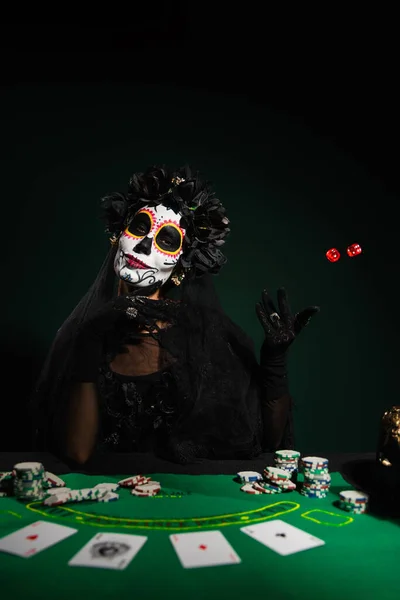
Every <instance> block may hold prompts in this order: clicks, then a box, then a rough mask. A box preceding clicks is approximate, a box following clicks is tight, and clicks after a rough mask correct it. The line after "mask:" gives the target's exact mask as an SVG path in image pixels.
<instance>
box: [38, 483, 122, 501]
mask: <svg viewBox="0 0 400 600" xmlns="http://www.w3.org/2000/svg"><path fill="white" fill-rule="evenodd" d="M118 487H119V486H118V484H115V483H98V484H97V485H95V486H94V487H93V488H82V489H78V490H71V489H70V488H67V487H64V488H61V487H59V488H53V489H49V490H47V494H48V497H47V498H46V499H45V500H44V501H43V504H45V505H46V506H59V505H60V504H68V503H69V502H84V501H91V502H93V501H94V500H95V501H98V502H113V501H114V500H118V498H119V494H116V493H115V491H116V490H117V489H118Z"/></svg>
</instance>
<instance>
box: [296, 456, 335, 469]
mask: <svg viewBox="0 0 400 600" xmlns="http://www.w3.org/2000/svg"><path fill="white" fill-rule="evenodd" d="M301 462H302V463H303V465H310V467H311V465H328V463H329V461H328V459H327V458H323V457H322V456H303V458H302V459H301ZM314 468H315V467H314Z"/></svg>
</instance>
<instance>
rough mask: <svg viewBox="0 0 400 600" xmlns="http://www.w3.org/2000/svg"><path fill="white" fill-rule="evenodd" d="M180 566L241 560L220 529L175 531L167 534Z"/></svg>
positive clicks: (226, 563)
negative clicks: (175, 532)
mask: <svg viewBox="0 0 400 600" xmlns="http://www.w3.org/2000/svg"><path fill="white" fill-rule="evenodd" d="M169 538H170V540H171V543H172V545H173V547H174V548H175V551H176V553H177V555H178V558H179V560H180V562H181V565H182V567H184V568H185V569H192V568H195V567H213V566H218V565H232V564H238V563H240V562H241V560H240V558H239V556H238V555H237V554H236V552H235V550H234V549H233V548H232V546H231V545H230V543H229V542H228V540H227V539H226V538H225V536H224V535H223V534H222V533H221V532H220V531H201V532H193V533H177V534H173V535H170V536H169Z"/></svg>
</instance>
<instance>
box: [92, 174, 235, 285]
mask: <svg viewBox="0 0 400 600" xmlns="http://www.w3.org/2000/svg"><path fill="white" fill-rule="evenodd" d="M151 203H153V204H163V205H165V206H168V207H170V208H172V209H173V210H175V212H178V213H180V214H181V215H182V226H183V227H184V228H185V229H186V235H185V241H184V246H183V253H182V256H181V259H180V263H181V266H182V268H183V269H184V270H185V271H190V272H192V273H194V274H195V275H196V276H199V275H202V274H203V273H205V272H209V273H214V274H215V273H218V271H219V270H220V268H221V267H222V265H224V264H225V262H226V257H225V256H224V255H223V254H222V252H221V251H220V249H219V248H220V247H221V246H222V245H223V244H224V243H225V238H226V236H227V235H228V233H229V231H230V229H229V227H228V225H229V219H228V218H227V217H226V215H225V208H224V207H223V206H222V204H221V201H220V200H219V199H218V198H216V197H215V193H214V192H213V191H212V190H211V188H210V184H209V182H207V181H205V180H203V179H202V178H201V177H200V176H199V173H198V172H193V171H192V170H191V168H190V167H188V166H185V167H182V168H180V169H178V170H175V171H172V170H170V169H169V168H167V167H165V166H153V167H150V168H148V169H147V170H146V171H145V172H144V173H135V174H134V175H133V176H132V177H131V179H130V181H129V186H128V193H127V194H126V195H125V194H121V193H113V194H109V195H107V196H105V197H104V198H102V209H103V218H104V220H105V221H106V223H107V227H106V231H107V233H109V234H111V235H112V236H114V237H118V236H119V234H120V233H121V231H123V229H124V228H125V227H126V226H127V224H128V223H129V221H130V219H131V218H132V217H133V216H134V215H135V214H136V212H137V211H138V210H140V208H141V206H144V205H146V204H151Z"/></svg>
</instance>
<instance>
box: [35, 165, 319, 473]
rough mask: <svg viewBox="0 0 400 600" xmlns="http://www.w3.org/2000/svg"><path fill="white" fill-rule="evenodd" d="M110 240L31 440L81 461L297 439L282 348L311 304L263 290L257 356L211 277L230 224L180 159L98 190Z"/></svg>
mask: <svg viewBox="0 0 400 600" xmlns="http://www.w3.org/2000/svg"><path fill="white" fill-rule="evenodd" d="M102 207H103V211H104V217H105V219H106V223H107V232H108V233H109V234H111V238H110V239H111V241H112V246H111V249H110V251H109V253H108V256H107V257H106V260H105V261H104V264H103V266H102V267H101V269H100V272H99V274H98V276H97V278H96V280H95V281H94V283H93V284H92V286H91V288H90V289H89V291H88V292H87V294H86V295H85V296H84V297H83V298H82V300H81V301H80V303H79V304H78V305H77V307H76V308H75V310H74V311H73V312H72V313H71V315H70V316H69V317H68V319H67V320H66V321H65V323H64V324H63V325H62V327H61V328H60V329H59V331H58V333H57V336H56V338H55V340H54V342H53V345H52V348H51V349H50V352H49V355H48V357H47V359H46V362H45V365H44V368H43V371H42V373H41V376H40V378H39V381H38V383H37V386H36V389H35V393H34V397H33V401H32V411H33V416H34V421H35V447H36V448H37V449H43V450H51V451H53V452H55V453H56V454H58V455H61V456H68V457H70V458H72V459H74V460H76V461H78V462H80V463H84V462H86V461H87V459H88V458H89V457H90V456H91V454H92V453H93V452H95V451H97V450H100V451H122V452H134V451H138V452H154V453H156V454H158V455H161V456H164V457H165V458H168V459H170V460H173V461H176V462H180V463H190V462H193V461H196V460H199V459H201V458H219V459H223V458H227V459H229V458H252V457H254V456H257V455H258V454H260V453H261V452H262V451H263V450H264V451H265V450H274V449H276V448H278V447H281V448H282V447H286V448H292V447H293V444H294V441H293V423H292V400H291V396H290V394H289V389H288V382H287V370H286V357H287V352H288V349H289V346H290V345H291V343H292V342H293V340H294V339H295V338H296V336H297V335H298V334H299V332H300V331H301V329H302V328H303V327H304V326H305V325H306V324H307V323H308V322H309V320H310V319H311V317H312V316H313V315H314V314H315V313H316V312H317V311H318V310H319V309H318V307H309V308H307V309H305V310H303V311H301V312H300V313H297V314H296V315H292V313H291V311H290V308H289V305H288V301H287V296H286V292H285V290H284V289H283V288H282V289H280V290H279V291H278V307H277V308H276V307H275V305H274V303H273V301H272V300H271V298H270V297H269V295H268V292H267V291H265V290H264V292H263V293H262V296H261V302H259V303H258V304H257V305H256V312H257V315H258V318H259V320H260V323H261V325H262V326H263V329H264V332H265V341H264V343H263V345H262V348H261V356H260V362H258V361H257V359H256V357H255V354H254V351H253V344H252V341H251V340H250V339H249V337H248V336H247V335H246V334H245V333H244V332H243V331H242V330H241V329H240V327H238V326H237V325H236V324H235V323H233V322H232V320H231V319H230V318H229V317H228V316H227V315H226V314H225V313H224V311H223V309H222V307H221V305H220V303H219V301H218V298H217V296H216V293H215V290H214V286H213V282H212V275H215V274H217V273H218V272H219V270H220V268H221V267H222V265H223V264H224V263H225V262H226V258H225V256H224V255H223V254H222V252H221V250H220V248H221V246H222V245H223V244H224V242H225V238H226V236H227V234H228V233H229V220H228V218H227V217H226V214H225V209H224V208H223V206H222V204H221V202H220V200H219V199H218V198H216V197H215V194H214V192H213V191H212V190H211V187H210V185H209V183H208V182H206V181H204V180H203V179H202V178H201V177H200V176H199V174H198V173H197V172H193V171H192V170H191V169H190V168H189V167H184V168H181V169H177V170H175V171H172V170H170V169H168V168H166V167H165V166H161V167H157V166H155V167H151V168H149V169H147V171H146V172H144V173H137V174H135V175H133V177H132V178H131V180H130V183H129V187H128V192H127V193H126V194H121V193H113V194H110V195H108V196H105V197H104V198H103V199H102Z"/></svg>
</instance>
